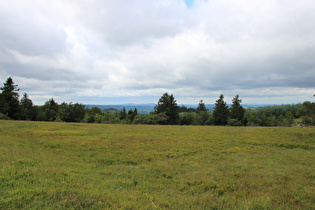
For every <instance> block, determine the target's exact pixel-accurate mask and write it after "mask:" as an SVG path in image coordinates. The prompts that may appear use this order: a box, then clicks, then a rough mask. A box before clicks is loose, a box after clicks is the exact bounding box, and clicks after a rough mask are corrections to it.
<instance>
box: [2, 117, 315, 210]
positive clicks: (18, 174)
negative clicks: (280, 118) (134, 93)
mask: <svg viewBox="0 0 315 210" xmlns="http://www.w3.org/2000/svg"><path fill="white" fill-rule="evenodd" d="M314 180H315V129H314V127H306V128H304V129H302V128H298V127H293V128H283V127H270V128H267V127H215V126H149V125H100V124H75V123H45V122H21V121H0V209H12V208H27V209H29V208H34V209H43V208H44V209H56V208H57V209H63V208H75V209H80V208H94V209H98V208H113V209H116V208H123V209H139V208H140V209H155V208H170V209H191V208H193V209H216V208H217V209H222V208H225V209H226V208H230V209H315V182H314Z"/></svg>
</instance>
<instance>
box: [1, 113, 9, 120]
mask: <svg viewBox="0 0 315 210" xmlns="http://www.w3.org/2000/svg"><path fill="white" fill-rule="evenodd" d="M0 120H11V118H10V117H8V116H7V115H5V114H2V113H0Z"/></svg>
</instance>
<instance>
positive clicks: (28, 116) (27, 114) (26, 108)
mask: <svg viewBox="0 0 315 210" xmlns="http://www.w3.org/2000/svg"><path fill="white" fill-rule="evenodd" d="M21 106H22V108H21V109H22V111H21V118H22V119H23V120H35V119H36V113H35V109H34V106H33V102H32V100H31V99H29V98H28V95H27V94H26V93H24V95H23V98H22V99H21Z"/></svg>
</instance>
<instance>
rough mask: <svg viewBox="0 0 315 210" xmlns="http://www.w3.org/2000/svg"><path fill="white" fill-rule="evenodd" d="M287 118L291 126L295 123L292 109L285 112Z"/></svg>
mask: <svg viewBox="0 0 315 210" xmlns="http://www.w3.org/2000/svg"><path fill="white" fill-rule="evenodd" d="M285 120H286V123H287V125H288V126H289V127H291V125H292V124H293V123H294V114H293V113H292V112H291V111H288V112H287V113H286V114H285Z"/></svg>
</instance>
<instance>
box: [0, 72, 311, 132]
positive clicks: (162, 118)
mask: <svg viewBox="0 0 315 210" xmlns="http://www.w3.org/2000/svg"><path fill="white" fill-rule="evenodd" d="M0 90H1V93H0V119H2V120H31V121H55V122H83V123H116V124H150V125H156V124H158V125H229V126H292V125H296V124H297V123H298V124H303V125H315V103H314V102H310V101H305V102H303V103H299V104H292V105H289V104H287V105H274V106H264V107H255V108H244V107H243V106H242V105H241V103H242V99H240V97H239V95H236V96H235V97H234V98H233V100H232V104H231V106H228V105H227V103H226V102H225V101H224V96H223V94H221V95H220V96H219V98H218V99H217V100H216V102H215V105H214V108H213V109H210V110H209V109H207V108H206V104H205V103H204V102H203V100H201V101H199V104H198V107H197V108H191V107H186V106H178V105H177V103H176V100H175V97H174V96H173V94H169V93H164V94H163V95H162V96H161V98H160V99H159V101H158V102H157V105H155V107H154V111H151V112H150V113H148V114H143V113H138V110H137V108H134V109H129V110H127V109H126V108H125V107H123V108H121V109H120V110H117V109H115V108H106V109H100V108H98V107H86V106H85V105H83V104H80V103H72V102H71V103H66V102H63V103H61V104H58V103H57V102H56V101H55V100H54V99H53V98H51V99H49V100H48V101H46V102H45V104H44V105H43V106H36V105H34V104H33V102H32V100H31V99H29V97H28V95H27V93H24V94H23V97H22V98H21V100H20V99H19V93H18V92H19V88H18V85H16V84H14V82H13V79H12V78H11V77H9V78H8V79H7V80H6V82H5V83H4V84H3V87H1V88H0ZM314 96H315V95H314Z"/></svg>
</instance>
